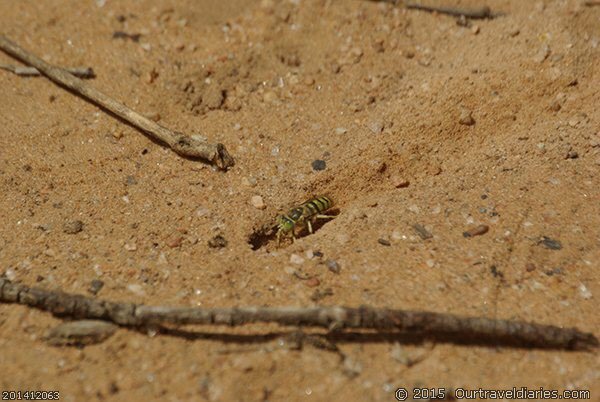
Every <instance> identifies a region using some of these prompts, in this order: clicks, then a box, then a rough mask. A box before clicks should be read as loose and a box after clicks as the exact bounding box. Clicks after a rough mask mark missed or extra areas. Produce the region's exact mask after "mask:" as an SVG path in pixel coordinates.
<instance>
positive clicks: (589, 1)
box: [583, 0, 600, 7]
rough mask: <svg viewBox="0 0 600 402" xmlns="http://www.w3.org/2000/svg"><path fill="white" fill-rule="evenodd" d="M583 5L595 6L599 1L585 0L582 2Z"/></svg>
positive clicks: (599, 3)
mask: <svg viewBox="0 0 600 402" xmlns="http://www.w3.org/2000/svg"><path fill="white" fill-rule="evenodd" d="M583 5H584V6H587V7H595V6H600V1H599V0H587V1H584V2H583Z"/></svg>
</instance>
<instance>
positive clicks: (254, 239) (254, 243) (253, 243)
mask: <svg viewBox="0 0 600 402" xmlns="http://www.w3.org/2000/svg"><path fill="white" fill-rule="evenodd" d="M339 213H340V211H339V209H337V208H334V209H331V210H330V211H327V214H328V215H332V216H337V215H338V214H339ZM333 219H335V218H330V219H317V220H315V221H314V222H313V223H312V228H313V234H314V233H316V232H317V231H318V230H319V229H321V228H322V227H323V226H324V225H326V224H327V223H328V222H331V221H332V220H333ZM306 236H310V233H309V231H308V226H306V225H302V226H299V227H297V228H296V239H299V238H302V237H306ZM271 242H274V243H277V226H276V225H274V224H272V223H271V224H268V225H263V226H261V227H259V228H258V229H256V230H254V231H253V232H252V233H250V235H249V236H248V244H249V245H250V247H251V248H252V250H254V251H256V250H259V249H261V248H263V247H264V246H266V245H268V244H269V243H271ZM290 244H292V241H291V239H290V238H282V240H281V246H280V247H281V248H283V247H286V246H289V245H290Z"/></svg>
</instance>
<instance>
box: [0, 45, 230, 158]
mask: <svg viewBox="0 0 600 402" xmlns="http://www.w3.org/2000/svg"><path fill="white" fill-rule="evenodd" d="M0 49H2V50H3V51H4V52H6V53H7V54H9V55H11V56H13V57H15V58H17V59H19V60H21V61H23V62H24V63H26V64H28V65H30V66H32V67H35V68H36V69H37V70H39V71H40V72H41V73H42V74H44V75H45V76H46V77H48V78H49V79H51V80H52V81H54V82H55V83H57V84H59V85H62V86H64V87H67V88H68V89H70V90H72V91H73V92H75V93H77V94H79V95H81V96H83V97H84V98H86V99H88V100H90V101H91V102H93V103H95V104H97V105H99V106H101V107H102V108H104V109H106V110H108V111H110V112H112V113H114V114H115V115H117V116H119V117H120V118H122V119H123V120H125V121H127V122H129V123H131V124H132V125H134V126H135V127H137V128H139V129H140V130H142V131H144V132H146V133H147V134H148V135H149V136H151V137H153V138H154V139H157V140H159V141H161V142H163V143H165V144H167V145H168V146H169V147H170V148H171V149H172V150H173V151H175V152H177V153H178V154H180V155H183V156H187V157H192V158H201V159H204V160H205V161H208V162H210V163H212V164H214V165H216V166H217V167H219V168H220V169H227V168H228V167H231V166H233V164H234V160H233V158H232V157H231V156H230V155H229V153H228V152H227V150H226V149H225V146H224V145H223V144H220V143H217V144H211V143H208V142H206V141H204V140H202V139H198V138H196V137H190V136H187V135H185V134H182V133H179V132H174V131H171V130H169V129H167V128H165V127H163V126H161V125H159V124H157V123H155V122H153V121H152V120H150V119H147V118H146V117H144V116H142V115H141V114H139V113H137V112H135V111H134V110H132V109H130V108H128V107H127V106H125V105H123V104H122V103H119V102H117V101H116V100H114V99H112V98H111V97H110V96H108V95H105V94H104V93H102V92H100V91H98V90H96V89H95V88H93V87H92V86H90V85H89V84H88V83H86V82H84V81H83V80H81V79H79V78H77V77H75V76H74V75H72V74H70V73H69V72H67V71H65V70H63V69H61V68H58V67H54V66H52V65H50V64H48V63H46V62H45V61H44V60H42V59H40V58H39V57H37V56H35V55H33V54H31V53H29V52H27V51H26V50H24V49H22V48H21V47H19V46H18V45H17V44H15V43H13V42H12V41H10V40H9V39H8V38H6V37H5V36H4V35H0Z"/></svg>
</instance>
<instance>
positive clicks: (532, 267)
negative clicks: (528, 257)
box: [525, 262, 535, 272]
mask: <svg viewBox="0 0 600 402" xmlns="http://www.w3.org/2000/svg"><path fill="white" fill-rule="evenodd" d="M525 270H526V271H527V272H533V271H535V264H533V263H531V262H528V263H527V264H525Z"/></svg>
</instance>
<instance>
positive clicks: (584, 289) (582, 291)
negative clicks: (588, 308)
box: [579, 283, 592, 300]
mask: <svg viewBox="0 0 600 402" xmlns="http://www.w3.org/2000/svg"><path fill="white" fill-rule="evenodd" d="M579 295H580V296H581V297H583V298H584V299H586V300H589V299H591V298H592V292H590V290H589V289H588V288H587V287H586V286H585V285H584V284H583V283H580V284H579Z"/></svg>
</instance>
